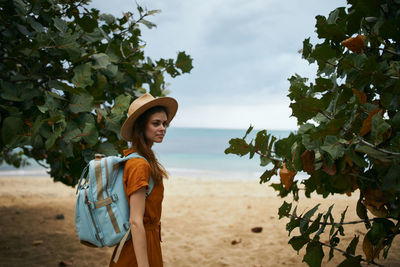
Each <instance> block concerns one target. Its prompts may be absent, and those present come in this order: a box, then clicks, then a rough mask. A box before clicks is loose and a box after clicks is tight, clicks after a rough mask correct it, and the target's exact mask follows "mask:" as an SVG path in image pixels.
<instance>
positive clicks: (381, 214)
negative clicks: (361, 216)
mask: <svg viewBox="0 0 400 267" xmlns="http://www.w3.org/2000/svg"><path fill="white" fill-rule="evenodd" d="M364 205H365V207H366V208H367V209H368V210H369V211H370V212H371V213H372V214H373V215H374V216H376V217H378V218H386V217H387V214H388V210H387V209H386V207H385V206H381V207H380V208H379V209H377V208H375V207H374V206H371V205H368V204H367V203H366V202H365V201H364Z"/></svg>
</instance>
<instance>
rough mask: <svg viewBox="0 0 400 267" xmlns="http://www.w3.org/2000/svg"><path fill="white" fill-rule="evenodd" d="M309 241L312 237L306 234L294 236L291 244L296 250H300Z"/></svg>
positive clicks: (290, 241)
mask: <svg viewBox="0 0 400 267" xmlns="http://www.w3.org/2000/svg"><path fill="white" fill-rule="evenodd" d="M308 242H310V239H309V238H308V237H306V236H302V235H300V236H293V237H292V238H291V239H290V240H289V244H290V245H291V246H292V248H293V249H294V250H296V251H299V250H300V249H302V248H303V247H304V245H305V244H307V243H308Z"/></svg>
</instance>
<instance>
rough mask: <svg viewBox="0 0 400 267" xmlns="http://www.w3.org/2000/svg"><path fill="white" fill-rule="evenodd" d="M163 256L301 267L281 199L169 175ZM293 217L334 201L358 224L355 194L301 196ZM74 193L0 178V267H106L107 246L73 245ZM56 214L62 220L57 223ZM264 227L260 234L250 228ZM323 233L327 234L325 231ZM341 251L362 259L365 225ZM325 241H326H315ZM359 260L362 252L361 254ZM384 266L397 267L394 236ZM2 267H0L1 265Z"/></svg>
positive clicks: (239, 185) (240, 184)
mask: <svg viewBox="0 0 400 267" xmlns="http://www.w3.org/2000/svg"><path fill="white" fill-rule="evenodd" d="M164 184H165V194H164V202H163V215H162V240H163V242H162V244H161V245H162V250H163V259H164V262H165V266H166V267H169V266H173V267H175V266H178V267H179V266H264V267H265V266H282V265H284V266H307V265H306V264H305V263H304V262H302V258H303V255H304V253H305V248H303V249H302V250H300V253H299V255H297V253H296V251H294V250H293V249H292V248H291V246H290V245H289V244H288V241H289V239H290V238H291V236H295V235H298V233H296V232H295V231H294V232H293V233H292V235H291V236H290V237H288V233H287V232H286V230H285V225H286V223H287V222H288V220H287V219H281V220H279V219H278V215H277V212H278V208H279V207H280V205H281V204H282V203H283V201H284V200H285V201H287V202H289V201H290V202H291V201H292V198H291V197H288V198H284V199H281V198H279V197H277V196H276V194H277V193H276V192H274V191H273V189H272V188H271V187H269V186H267V185H265V184H262V185H260V184H259V183H258V181H237V180H228V179H227V180H211V179H192V178H185V177H171V178H170V179H168V180H165V181H164ZM300 197H301V199H300V202H299V208H298V210H299V212H302V211H304V210H305V209H310V208H312V207H313V206H315V204H316V203H321V206H320V211H325V210H326V209H327V208H328V207H329V206H330V205H331V204H333V203H335V207H334V210H333V215H334V217H335V219H339V218H340V213H341V212H342V211H343V210H344V209H345V208H346V206H349V209H348V212H347V216H346V221H348V220H355V219H358V218H357V216H356V215H355V203H356V202H357V199H358V197H357V196H355V195H353V196H352V197H347V196H334V197H333V198H332V197H329V198H328V199H323V198H322V197H314V196H313V198H311V199H305V198H303V195H301V196H300ZM75 200H76V196H75V189H74V188H72V187H67V186H65V185H63V184H61V183H59V182H53V180H52V179H51V178H50V177H31V178H28V177H21V176H17V177H2V178H0V226H1V227H0V244H1V245H0V259H1V263H0V266H25V265H29V266H58V265H59V264H61V262H64V263H67V266H107V265H108V261H109V259H110V257H111V253H112V251H113V248H103V249H93V248H89V247H85V246H83V245H81V244H80V243H79V241H78V240H77V236H76V232H75V225H74V210H75ZM57 214H63V215H64V217H65V219H63V220H57V219H56V216H57ZM253 227H262V229H263V230H262V232H261V233H253V232H252V231H251V228H253ZM326 231H327V232H329V229H328V230H326ZM345 234H346V235H345V236H344V237H341V240H342V242H341V243H340V245H339V247H340V248H342V249H346V247H347V245H348V243H349V242H350V241H351V239H352V238H353V235H354V234H357V235H360V242H359V244H358V246H357V253H358V254H362V251H361V248H362V239H363V235H365V229H363V226H362V227H361V226H360V225H355V226H349V227H346V228H345ZM321 240H322V241H326V240H327V237H326V235H323V236H321ZM324 253H325V255H326V256H325V257H324V261H323V266H336V265H338V264H339V263H340V262H341V261H342V260H344V257H343V256H342V255H340V253H337V252H336V253H335V257H334V258H333V259H332V260H331V261H330V262H327V258H328V254H329V250H327V249H325V248H324ZM362 255H363V254H362ZM378 262H379V263H380V264H384V265H385V266H399V265H400V242H399V238H396V239H395V240H394V242H393V245H392V248H391V251H390V253H389V256H388V259H387V260H386V261H382V260H378ZM3 264H4V265H3Z"/></svg>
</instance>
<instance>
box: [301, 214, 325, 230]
mask: <svg viewBox="0 0 400 267" xmlns="http://www.w3.org/2000/svg"><path fill="white" fill-rule="evenodd" d="M321 218H322V213H319V214H318V216H317V218H316V219H315V220H314V221H313V222H312V223H311V225H310V227H308V229H307V230H306V231H305V234H306V235H309V234H312V233H314V232H316V231H318V229H319V226H320V221H321Z"/></svg>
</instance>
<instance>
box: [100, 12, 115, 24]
mask: <svg viewBox="0 0 400 267" xmlns="http://www.w3.org/2000/svg"><path fill="white" fill-rule="evenodd" d="M99 19H100V20H102V21H105V22H106V23H107V24H108V25H111V24H113V23H115V18H114V16H113V15H111V14H101V15H100V16H99Z"/></svg>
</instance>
